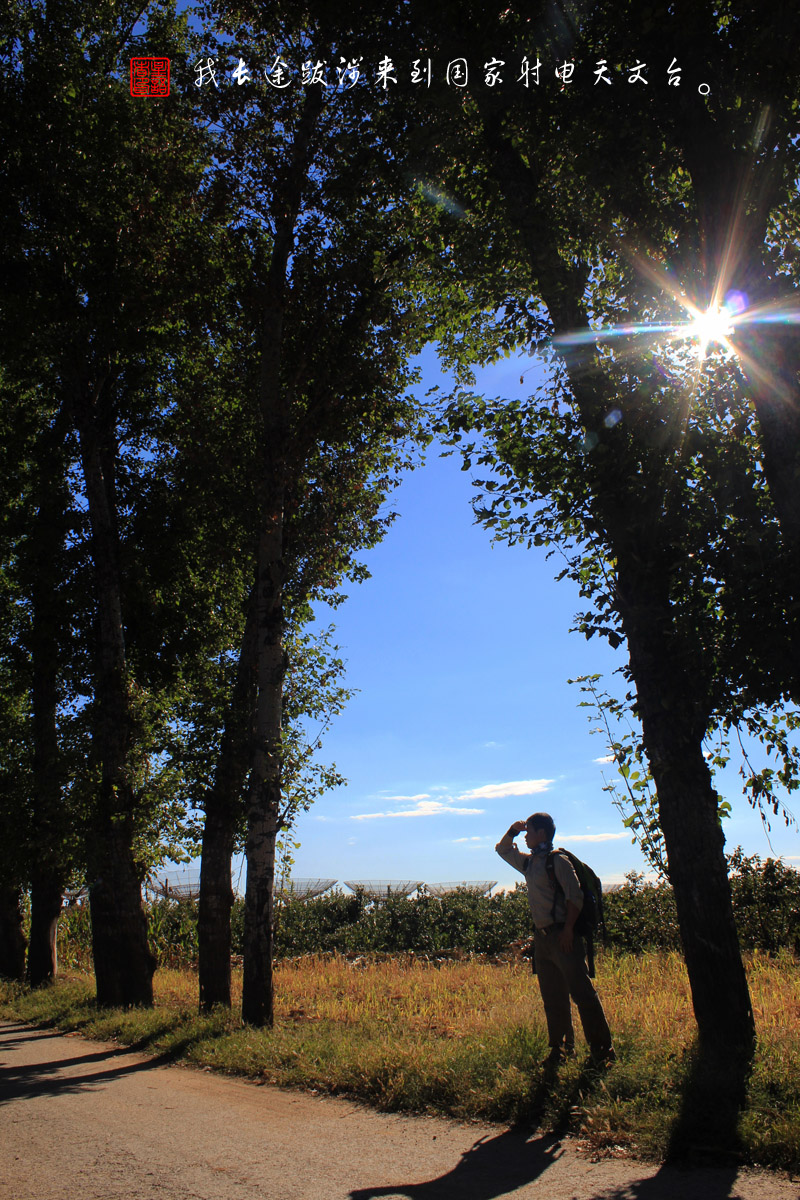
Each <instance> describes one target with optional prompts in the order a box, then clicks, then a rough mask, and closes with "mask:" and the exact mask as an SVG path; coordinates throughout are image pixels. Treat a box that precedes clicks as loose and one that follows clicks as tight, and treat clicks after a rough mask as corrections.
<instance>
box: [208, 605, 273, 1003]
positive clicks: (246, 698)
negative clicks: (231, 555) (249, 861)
mask: <svg viewBox="0 0 800 1200" xmlns="http://www.w3.org/2000/svg"><path fill="white" fill-rule="evenodd" d="M256 594H257V593H256V590H255V588H254V589H253V591H252V593H251V595H250V600H249V602H248V606H247V620H246V622H245V628H244V633H243V635H242V645H241V649H240V652H239V663H238V666H237V671H236V684H235V687H234V692H233V697H232V699H231V704H230V708H229V709H228V712H227V714H226V721H225V730H224V733H223V736H222V744H221V746H220V753H219V760H218V762H217V766H216V771H215V773H214V782H213V784H212V786H211V788H210V789H209V792H208V795H207V796H206V801H205V820H204V822H203V850H202V857H201V859H200V910H199V914H198V956H199V977H200V978H199V983H200V1011H201V1012H208V1011H209V1010H210V1009H212V1008H213V1007H214V1005H215V1004H222V1005H224V1006H225V1007H226V1008H230V1006H231V905H232V904H233V891H232V889H231V858H232V856H233V840H234V834H235V831H236V824H237V821H238V820H239V818H240V816H241V815H242V813H243V812H244V805H243V799H242V792H243V787H244V780H245V775H246V772H247V767H248V762H249V751H250V732H251V729H252V725H253V704H254V700H255V684H256V666H257V662H256V659H257V650H258V641H257V636H256V635H257V632H258V624H257V608H256Z"/></svg>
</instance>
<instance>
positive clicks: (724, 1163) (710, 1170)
mask: <svg viewBox="0 0 800 1200" xmlns="http://www.w3.org/2000/svg"><path fill="white" fill-rule="evenodd" d="M753 1053H754V1047H753V1048H749V1047H748V1048H747V1049H745V1050H739V1051H738V1052H737V1051H735V1050H733V1051H728V1052H727V1053H726V1052H722V1051H720V1050H719V1048H716V1047H712V1048H710V1049H703V1048H699V1047H698V1048H696V1049H695V1050H694V1052H693V1055H692V1059H691V1061H690V1064H689V1070H688V1072H687V1075H686V1079H685V1081H684V1085H683V1089H682V1095H681V1107H680V1111H679V1113H678V1116H677V1118H676V1119H675V1121H674V1123H673V1126H672V1129H671V1130H670V1134H669V1142H668V1145H667V1151H666V1155H665V1161H664V1163H663V1165H662V1166H661V1167H660V1168H659V1170H658V1171H657V1172H656V1174H655V1175H653V1176H652V1177H651V1178H649V1179H643V1180H640V1181H638V1182H636V1183H634V1184H629V1185H628V1186H626V1187H624V1188H619V1189H614V1190H612V1191H608V1192H604V1193H603V1200H673V1197H675V1196H680V1198H681V1200H728V1198H729V1197H732V1196H734V1195H736V1183H737V1179H738V1175H739V1170H740V1168H741V1166H742V1164H743V1162H744V1161H745V1154H744V1147H743V1145H742V1142H741V1138H740V1134H739V1118H740V1116H741V1114H742V1112H743V1110H744V1108H745V1105H746V1103H747V1087H748V1083H749V1079H750V1074H751V1072H752V1067H753Z"/></svg>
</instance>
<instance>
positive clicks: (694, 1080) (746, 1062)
mask: <svg viewBox="0 0 800 1200" xmlns="http://www.w3.org/2000/svg"><path fill="white" fill-rule="evenodd" d="M754 1053H755V1046H749V1047H747V1048H744V1049H738V1050H737V1049H731V1050H728V1051H727V1052H723V1051H720V1049H719V1048H717V1047H711V1048H706V1049H704V1048H703V1047H697V1048H696V1049H695V1050H694V1052H693V1055H692V1059H691V1062H690V1065H689V1071H688V1074H687V1076H686V1081H685V1083H684V1086H683V1091H682V1095H681V1107H680V1112H679V1113H678V1117H677V1119H676V1121H675V1123H674V1124H673V1126H672V1129H671V1131H670V1137H669V1143H668V1146H667V1153H666V1160H665V1161H666V1162H667V1163H692V1164H694V1165H702V1164H708V1163H714V1164H715V1165H734V1164H737V1163H741V1162H742V1160H743V1157H744V1146H743V1144H742V1141H741V1138H740V1134H739V1118H740V1117H741V1114H742V1112H743V1111H744V1108H745V1106H746V1104H747V1089H748V1084H749V1082H750V1075H751V1073H752V1070H753V1058H754Z"/></svg>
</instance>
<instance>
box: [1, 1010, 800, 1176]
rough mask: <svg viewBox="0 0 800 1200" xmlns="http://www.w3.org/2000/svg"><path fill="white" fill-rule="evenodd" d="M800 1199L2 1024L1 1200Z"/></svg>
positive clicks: (707, 1173) (712, 1173)
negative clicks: (388, 1111) (590, 1156)
mask: <svg viewBox="0 0 800 1200" xmlns="http://www.w3.org/2000/svg"><path fill="white" fill-rule="evenodd" d="M500 1196H513V1197H515V1198H520V1200H522V1198H525V1200H529V1198H532V1197H539V1198H541V1200H545V1198H546V1200H591V1198H598V1200H599V1198H600V1197H602V1198H603V1200H722V1198H723V1197H731V1198H734V1197H738V1198H740V1200H798V1196H800V1181H798V1180H791V1179H789V1178H788V1177H787V1176H785V1175H781V1176H779V1175H772V1174H766V1173H752V1172H746V1171H739V1172H737V1171H736V1170H726V1169H719V1168H718V1169H705V1170H695V1171H691V1172H690V1171H680V1170H676V1169H674V1168H661V1169H658V1168H656V1167H652V1168H650V1167H648V1166H647V1165H645V1164H641V1163H631V1162H626V1161H617V1160H611V1161H605V1162H598V1163H593V1162H591V1161H590V1160H589V1159H588V1158H587V1157H585V1156H583V1155H581V1154H580V1153H579V1151H578V1150H577V1149H576V1148H575V1147H574V1146H573V1145H572V1144H571V1143H570V1142H569V1141H558V1140H557V1139H555V1138H552V1137H540V1136H536V1135H526V1134H525V1133H524V1132H523V1131H519V1130H507V1129H502V1128H499V1127H498V1126H480V1125H461V1124H458V1123H456V1122H454V1121H446V1120H438V1119H436V1118H428V1117H404V1116H397V1115H392V1114H384V1113H378V1112H374V1111H372V1110H370V1109H366V1108H362V1107H360V1106H358V1105H356V1104H352V1103H350V1102H349V1101H346V1100H339V1099H331V1098H322V1097H315V1096H309V1095H306V1094H304V1093H298V1092H288V1091H281V1090H280V1089H278V1088H272V1087H259V1086H255V1085H253V1084H251V1083H244V1082H241V1081H238V1080H234V1079H228V1078H225V1077H222V1076H219V1075H213V1074H210V1073H208V1072H206V1071H196V1070H192V1069H190V1068H185V1067H178V1066H164V1065H159V1063H158V1062H157V1061H154V1060H153V1059H150V1058H146V1057H145V1056H143V1055H141V1054H137V1053H135V1052H133V1051H130V1050H126V1049H122V1048H120V1047H118V1046H114V1045H108V1044H103V1043H98V1042H88V1041H85V1040H84V1039H82V1038H80V1037H78V1036H75V1035H69V1036H66V1037H65V1036H62V1035H60V1034H57V1033H53V1032H52V1031H51V1030H41V1029H33V1028H31V1027H29V1026H24V1025H19V1024H8V1023H4V1024H0V1200H116V1198H121V1197H124V1198H125V1200H150V1198H151V1197H152V1198H156V1197H157V1198H158V1200H251V1198H252V1200H255V1198H256V1197H258V1198H259V1200H373V1198H375V1200H377V1198H378V1197H384V1198H386V1200H493V1198H494V1197H500Z"/></svg>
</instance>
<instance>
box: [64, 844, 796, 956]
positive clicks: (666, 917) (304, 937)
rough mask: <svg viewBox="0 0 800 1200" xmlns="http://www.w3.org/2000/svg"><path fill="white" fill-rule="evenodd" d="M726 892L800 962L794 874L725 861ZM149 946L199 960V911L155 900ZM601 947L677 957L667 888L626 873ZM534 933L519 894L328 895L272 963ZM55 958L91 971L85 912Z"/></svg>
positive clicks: (471, 946) (68, 922) (291, 908)
mask: <svg viewBox="0 0 800 1200" xmlns="http://www.w3.org/2000/svg"><path fill="white" fill-rule="evenodd" d="M730 866H731V889H732V892H733V903H734V911H735V914H736V920H737V925H738V929H739V937H740V941H741V944H742V947H743V949H747V950H754V949H758V950H764V951H767V952H776V951H777V950H779V949H781V948H782V947H786V948H788V949H790V950H793V951H794V952H795V953H800V873H798V872H797V871H794V870H792V869H791V868H790V867H787V866H785V865H784V864H783V863H781V862H780V861H776V860H774V859H767V860H766V861H765V862H762V861H761V860H760V859H759V858H758V857H753V858H746V857H745V856H744V855H743V854H742V853H741V851H739V850H737V851H736V852H735V853H734V854H733V855H731V857H730ZM147 916H148V921H149V927H150V940H151V944H152V946H153V949H154V950H155V952H156V954H157V955H158V958H159V961H160V962H161V963H162V964H163V965H165V966H182V965H184V964H187V963H194V962H196V961H197V902H196V901H194V900H180V901H178V900H155V901H153V902H151V903H150V904H149V905H148V906H147ZM605 919H606V940H605V944H606V945H608V946H612V947H614V948H615V949H616V950H619V951H624V952H630V953H638V952H640V951H644V950H648V949H663V950H679V949H680V936H679V930H678V919H677V914H676V911H675V901H674V898H673V895H672V889H671V888H670V887H668V886H667V885H666V884H658V885H655V884H651V883H647V882H645V880H644V878H643V876H641V875H638V874H636V873H631V874H629V875H628V877H627V882H626V883H625V884H624V885H623V886H622V887H620V888H618V889H616V890H615V891H612V892H608V893H607V894H606V896H605ZM243 929H244V903H243V901H242V900H240V899H239V900H237V901H236V903H235V904H234V908H233V916H232V934H233V944H232V950H233V953H234V954H241V953H242V936H243ZM530 932H531V922H530V913H529V909H528V900H527V895H526V893H525V887H524V885H523V884H520V885H519V886H518V887H517V888H516V890H515V891H513V892H506V893H501V894H499V895H496V896H480V895H477V894H475V893H472V892H455V893H453V894H451V895H449V896H444V897H442V898H441V899H438V898H436V897H434V896H431V895H428V894H426V893H425V892H424V891H423V892H422V894H420V895H418V896H416V897H415V898H413V899H410V900H407V899H402V898H400V897H397V898H390V899H388V900H383V901H380V902H375V903H373V902H370V901H369V900H368V899H367V898H366V897H365V896H364V895H363V894H356V895H352V894H346V893H344V892H339V891H334V892H330V893H328V894H327V895H325V896H319V897H317V898H316V899H313V900H306V901H303V900H290V901H288V902H286V903H285V904H282V905H280V906H279V909H278V918H277V923H276V937H275V941H276V955H277V957H279V958H286V957H292V956H294V955H298V954H313V953H321V952H325V951H332V950H333V951H338V952H340V953H347V952H358V953H374V952H385V953H390V954H391V953H403V952H405V951H411V950H413V951H416V952H417V953H430V954H436V953H438V952H444V951H448V950H450V951H462V952H466V953H470V954H489V955H492V954H498V953H500V952H501V951H503V950H504V949H506V948H507V947H508V946H509V945H510V944H511V943H512V942H515V941H518V940H520V939H524V938H527V937H528V936H529V935H530ZM59 959H60V961H61V962H62V964H63V965H66V966H81V967H88V966H90V964H91V930H90V923H89V911H88V907H85V906H84V907H80V908H73V909H68V910H66V911H65V913H64V917H63V919H62V921H61V923H60V926H59Z"/></svg>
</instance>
